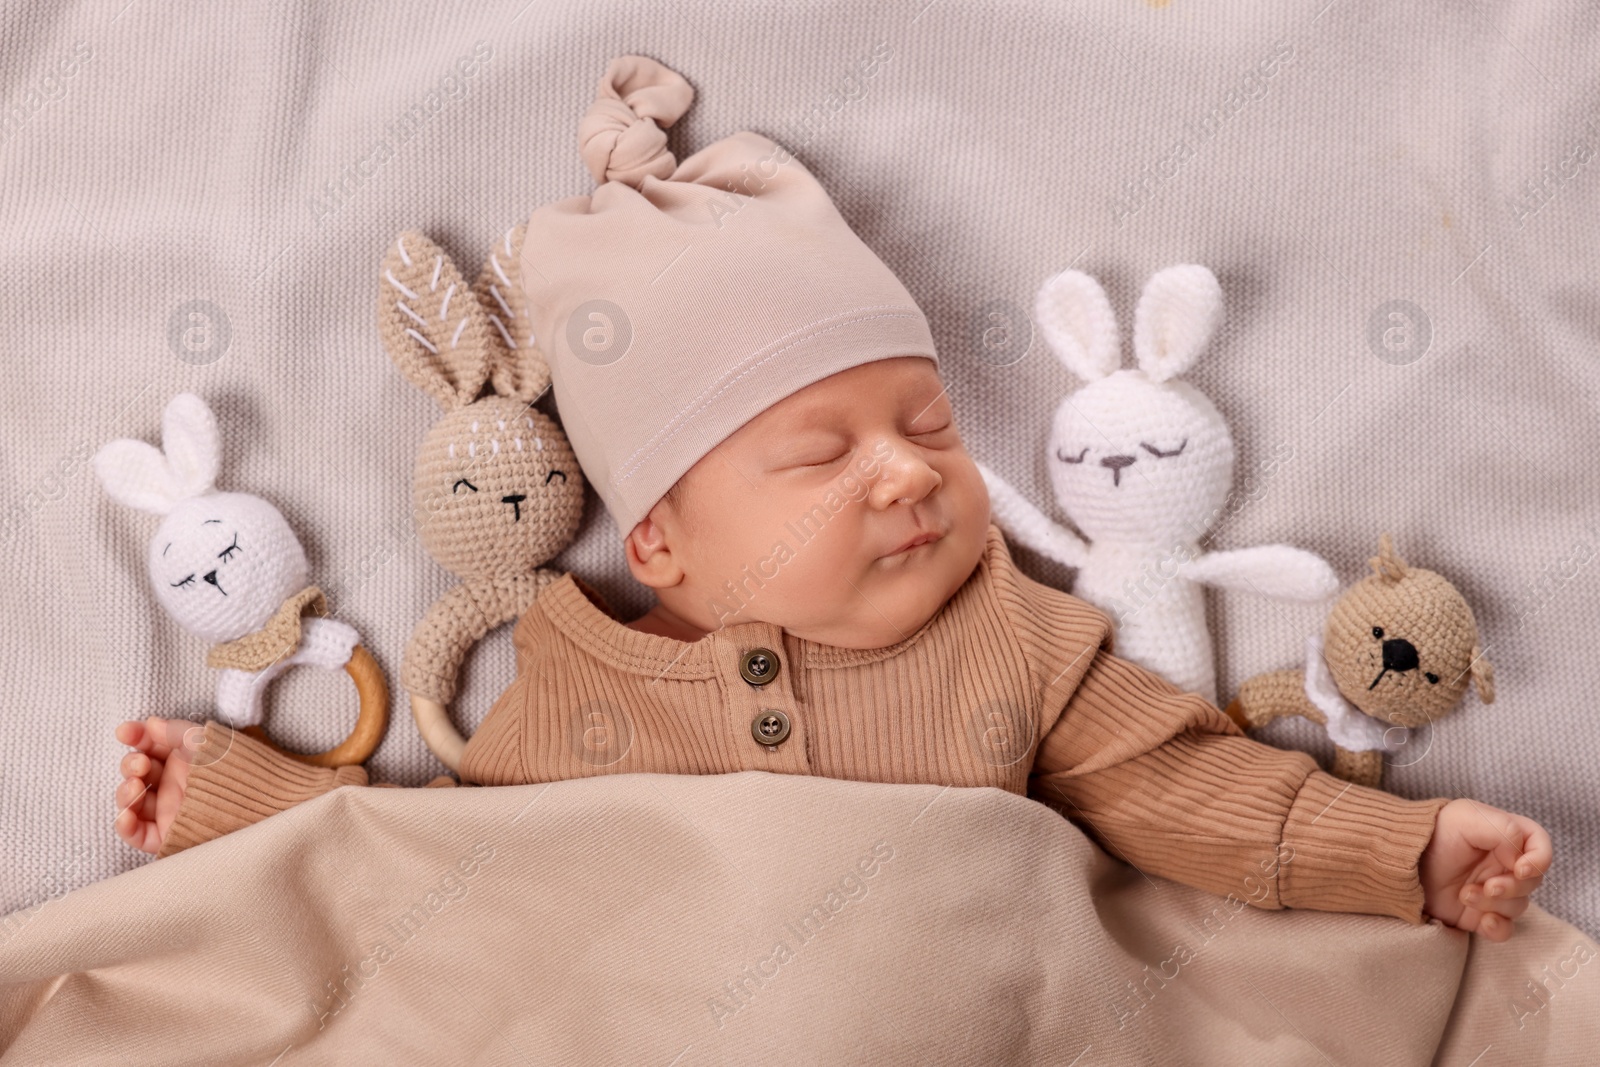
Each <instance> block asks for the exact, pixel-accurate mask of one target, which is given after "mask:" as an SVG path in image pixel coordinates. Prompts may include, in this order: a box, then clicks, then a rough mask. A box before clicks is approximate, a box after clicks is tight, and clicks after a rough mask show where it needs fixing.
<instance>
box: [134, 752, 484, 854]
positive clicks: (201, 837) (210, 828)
mask: <svg viewBox="0 0 1600 1067" xmlns="http://www.w3.org/2000/svg"><path fill="white" fill-rule="evenodd" d="M455 784H456V781H455V779H453V778H448V777H444V776H442V775H441V776H440V777H438V778H435V779H434V780H433V781H431V782H429V783H428V785H427V786H426V787H425V788H437V787H440V786H454V785H455ZM342 785H372V786H374V788H399V787H398V786H396V785H395V784H394V783H391V782H377V783H374V782H369V781H368V779H367V771H366V768H364V767H361V766H359V765H352V766H348V767H312V766H309V765H307V764H304V763H301V762H300V761H299V760H296V759H293V758H291V757H289V756H287V755H285V754H283V753H282V752H278V751H277V750H275V749H273V748H271V747H270V746H268V745H264V744H262V743H261V742H260V741H257V740H255V739H254V738H252V737H249V736H247V735H245V734H243V733H240V732H239V731H237V730H230V729H228V728H227V727H226V726H224V725H222V724H221V723H219V722H208V723H206V724H205V742H204V743H203V744H202V745H201V746H200V747H199V748H198V749H197V750H196V751H195V753H194V755H193V756H191V757H190V766H189V777H188V781H187V782H186V783H185V786H184V794H183V803H182V804H180V805H179V807H178V814H177V816H176V817H175V818H174V819H173V820H172V825H171V826H170V827H168V828H167V835H166V837H165V839H164V840H163V841H162V842H161V851H160V852H158V853H156V855H157V856H170V855H172V854H173V853H174V852H181V851H183V850H184V849H186V848H190V847H192V846H194V845H199V844H203V843H204V842H206V841H210V840H211V839H212V838H215V837H221V836H222V835H223V834H227V833H232V832H233V831H234V830H239V829H242V828H244V827H246V826H249V825H250V824H252V823H257V822H260V821H261V820H262V819H265V818H266V817H267V816H269V815H274V814H276V813H278V812H280V811H287V810H288V809H289V808H292V807H294V806H295V805H296V804H300V803H303V802H304V801H307V800H311V799H313V798H314V797H319V796H321V795H322V794H323V793H327V792H329V791H331V790H334V789H337V788H339V787H340V786H342Z"/></svg>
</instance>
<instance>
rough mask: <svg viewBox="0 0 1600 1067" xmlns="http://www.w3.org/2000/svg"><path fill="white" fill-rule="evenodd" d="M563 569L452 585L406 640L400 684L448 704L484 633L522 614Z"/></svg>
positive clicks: (417, 694)
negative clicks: (466, 661) (469, 655)
mask: <svg viewBox="0 0 1600 1067" xmlns="http://www.w3.org/2000/svg"><path fill="white" fill-rule="evenodd" d="M560 577H561V572H560V571H554V570H550V569H548V568H545V567H540V568H539V569H538V570H536V571H534V572H533V573H532V574H521V575H517V576H516V577H515V578H483V579H478V580H476V581H470V582H463V583H462V584H461V585H458V586H455V587H453V588H452V589H450V590H448V591H447V592H446V593H445V594H444V595H443V596H441V597H440V598H439V599H438V600H435V601H434V602H433V605H432V606H431V607H430V608H428V611H427V614H425V615H423V617H422V618H421V620H419V621H418V623H417V625H416V627H415V628H414V629H413V630H412V631H411V638H410V640H409V641H407V642H406V650H405V655H404V656H403V657H402V660H401V664H400V684H401V685H402V686H404V687H405V690H406V692H408V693H410V694H411V695H413V696H420V697H425V698H427V699H428V700H431V701H434V702H436V703H438V704H449V703H450V701H451V700H452V699H454V698H455V695H456V673H457V671H458V670H459V669H460V667H461V661H462V660H463V659H465V658H466V656H467V653H468V652H470V651H471V650H472V647H473V646H474V645H476V644H477V643H478V642H479V641H481V640H483V637H484V635H485V634H487V633H488V632H489V631H490V630H493V629H494V628H495V627H496V626H500V625H503V624H505V623H508V622H511V621H512V620H514V619H516V618H519V617H520V616H521V615H522V614H523V612H525V611H527V610H528V609H529V608H530V607H532V606H533V602H534V601H536V600H538V599H539V594H540V593H541V592H543V591H544V587H545V586H547V585H549V584H550V583H551V582H553V581H555V580H556V579H557V578H560Z"/></svg>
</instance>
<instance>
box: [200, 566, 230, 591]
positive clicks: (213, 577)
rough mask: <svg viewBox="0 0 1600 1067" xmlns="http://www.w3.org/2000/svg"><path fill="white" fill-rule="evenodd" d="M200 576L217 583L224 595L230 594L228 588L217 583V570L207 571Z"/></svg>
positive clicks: (218, 589) (214, 583) (218, 588)
mask: <svg viewBox="0 0 1600 1067" xmlns="http://www.w3.org/2000/svg"><path fill="white" fill-rule="evenodd" d="M200 577H202V578H204V579H205V580H206V581H208V582H210V583H211V584H212V585H216V586H217V592H219V593H221V594H222V595H223V596H227V595H228V591H227V590H226V589H224V588H222V586H220V585H217V572H216V571H206V573H204V574H202V575H201V576H200Z"/></svg>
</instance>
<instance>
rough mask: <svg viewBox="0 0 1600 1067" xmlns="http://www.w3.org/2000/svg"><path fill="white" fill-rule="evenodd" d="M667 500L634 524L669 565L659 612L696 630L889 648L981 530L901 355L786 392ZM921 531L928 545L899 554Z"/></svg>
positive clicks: (957, 468)
mask: <svg viewBox="0 0 1600 1067" xmlns="http://www.w3.org/2000/svg"><path fill="white" fill-rule="evenodd" d="M678 493H679V494H680V503H681V507H682V510H681V512H679V511H678V510H677V509H675V508H674V507H673V505H672V502H671V501H669V500H662V501H660V502H659V503H657V505H656V506H655V508H654V509H652V510H651V512H650V515H649V517H648V519H647V520H646V522H655V523H656V524H658V528H659V536H660V537H661V538H662V540H663V541H664V543H665V545H666V547H667V549H668V550H669V553H670V555H671V557H672V559H673V562H674V563H675V565H676V567H677V568H681V577H680V579H679V580H678V581H676V582H675V583H673V584H670V585H658V586H657V588H656V593H657V596H658V597H659V598H660V600H661V603H662V606H663V607H665V608H668V609H670V610H671V611H672V612H673V613H675V614H677V615H678V616H679V617H680V618H682V619H685V620H687V621H689V622H691V623H692V624H693V625H694V626H696V627H697V628H699V629H701V630H704V631H707V632H709V631H711V630H715V629H717V628H718V627H719V626H722V625H732V624H735V623H740V622H750V621H754V620H759V621H763V622H770V623H774V624H776V625H779V626H782V627H783V628H784V629H786V630H788V631H789V632H790V633H792V634H794V635H796V636H798V637H802V638H804V639H806V640H810V641H818V642H821V643H824V644H830V645H835V646H839V647H844V648H881V647H884V646H885V645H891V644H894V643H895V642H897V641H900V640H901V639H903V638H905V637H908V636H910V635H911V633H912V632H914V631H915V630H916V629H917V628H918V627H920V626H921V625H922V624H923V623H925V622H926V621H927V620H928V619H930V618H931V617H932V616H933V615H934V614H935V613H936V612H937V611H938V610H939V608H940V607H941V606H942V605H943V604H944V603H945V601H946V600H948V599H949V598H950V596H951V595H952V594H953V593H954V592H955V591H956V590H957V589H959V588H960V587H961V585H962V583H964V582H965V581H966V580H967V578H968V576H969V575H971V573H972V570H973V568H974V567H975V566H977V563H978V560H979V558H980V557H981V556H982V554H983V548H984V541H985V534H986V532H987V529H988V524H989V494H988V491H987V490H986V489H985V488H984V484H983V478H982V476H981V475H980V474H979V473H978V469H977V467H976V466H975V465H974V463H973V461H972V458H971V457H970V456H968V455H967V452H966V449H965V447H964V446H963V445H962V442H961V437H960V435H959V433H958V432H957V430H956V425H955V418H954V413H953V411H952V408H951V404H950V398H949V396H948V395H947V394H946V393H945V390H944V386H943V383H941V382H940V380H939V376H938V373H937V371H936V369H935V367H934V364H933V363H932V361H930V360H928V359H925V358H922V357H915V356H906V357H901V358H897V359H885V360H877V361H875V362H872V363H867V364H863V365H861V366H859V367H852V368H850V369H849V370H845V371H841V372H839V373H838V374H834V375H832V376H830V377H828V378H824V379H822V380H821V381H818V382H815V383H813V384H811V385H809V386H807V387H806V388H804V389H802V390H800V391H799V392H797V393H794V394H792V395H791V396H789V397H786V398H785V399H784V400H782V401H780V402H779V403H777V404H775V405H773V406H772V407H770V408H768V409H767V410H765V411H763V412H762V413H761V414H760V415H757V416H756V417H755V418H754V419H751V420H750V421H749V422H747V423H745V424H744V425H743V426H742V427H740V428H739V429H738V430H737V431H736V432H735V433H734V434H733V435H732V436H730V437H728V438H727V439H726V440H725V441H723V442H722V444H721V445H719V446H718V447H717V448H716V449H714V450H713V451H712V452H710V453H709V454H707V455H706V456H704V457H703V458H702V459H701V460H700V461H699V462H698V463H696V464H695V465H694V466H693V467H691V468H690V469H689V471H688V472H687V473H686V474H685V475H684V476H683V478H682V479H681V480H680V482H679V489H678ZM643 525H644V524H641V526H643ZM634 533H635V535H637V534H638V533H639V530H638V529H637V528H636V530H635V531H634ZM919 535H926V536H929V537H932V538H934V539H933V540H930V541H928V542H927V543H924V544H920V545H918V546H916V547H913V548H911V549H909V550H901V547H902V546H903V545H905V544H906V543H907V542H908V541H910V540H912V539H913V538H916V537H918V536H919ZM658 562H659V561H658ZM634 569H635V573H636V574H638V573H639V567H638V566H635V568H634ZM652 584H655V583H652Z"/></svg>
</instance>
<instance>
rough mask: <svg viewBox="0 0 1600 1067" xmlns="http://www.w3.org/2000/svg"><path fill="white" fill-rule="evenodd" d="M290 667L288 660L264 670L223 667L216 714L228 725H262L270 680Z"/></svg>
mask: <svg viewBox="0 0 1600 1067" xmlns="http://www.w3.org/2000/svg"><path fill="white" fill-rule="evenodd" d="M288 668H289V660H284V661H282V662H281V663H274V664H273V665H272V666H270V667H268V668H267V669H265V670H261V671H241V670H235V669H234V668H232V667H226V668H224V669H223V670H222V671H221V672H220V673H219V674H218V675H217V718H218V719H220V720H221V721H222V722H224V723H226V724H227V725H229V726H232V727H235V728H239V727H243V726H260V725H261V714H262V694H263V693H265V692H266V690H267V684H268V683H269V682H271V681H272V680H273V679H274V678H276V677H277V676H278V675H280V674H282V673H283V672H284V671H285V670H287V669H288Z"/></svg>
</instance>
